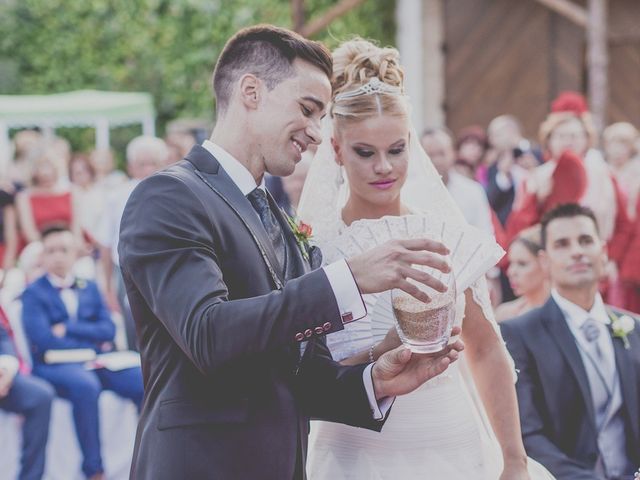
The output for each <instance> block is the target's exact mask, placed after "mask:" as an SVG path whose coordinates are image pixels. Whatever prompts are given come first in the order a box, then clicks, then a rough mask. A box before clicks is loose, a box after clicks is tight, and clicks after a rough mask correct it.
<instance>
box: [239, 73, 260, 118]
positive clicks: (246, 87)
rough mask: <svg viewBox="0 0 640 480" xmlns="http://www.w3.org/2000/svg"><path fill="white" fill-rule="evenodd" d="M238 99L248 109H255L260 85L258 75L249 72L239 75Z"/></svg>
mask: <svg viewBox="0 0 640 480" xmlns="http://www.w3.org/2000/svg"><path fill="white" fill-rule="evenodd" d="M239 83H240V100H241V101H242V104H243V105H244V106H245V107H246V108H248V109H250V110H255V109H256V108H258V104H259V103H260V85H261V83H262V82H261V81H260V79H259V78H258V77H256V76H255V75H253V74H251V73H246V74H244V75H243V76H242V77H240V81H239Z"/></svg>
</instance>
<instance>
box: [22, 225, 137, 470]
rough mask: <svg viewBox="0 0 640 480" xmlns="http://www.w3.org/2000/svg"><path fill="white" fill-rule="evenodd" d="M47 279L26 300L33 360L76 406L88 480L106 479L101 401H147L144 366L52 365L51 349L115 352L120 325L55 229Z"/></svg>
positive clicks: (48, 238)
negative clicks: (80, 274) (81, 276)
mask: <svg viewBox="0 0 640 480" xmlns="http://www.w3.org/2000/svg"><path fill="white" fill-rule="evenodd" d="M42 245H43V249H44V251H43V254H42V263H43V266H44V269H45V272H46V273H45V275H43V276H41V277H40V278H38V279H37V280H36V281H35V282H33V283H32V284H31V285H29V286H28V287H27V288H26V289H25V291H24V293H23V295H22V319H23V323H24V328H25V331H26V334H27V337H28V339H29V343H30V347H31V352H32V355H33V363H34V367H33V373H34V374H35V375H37V376H39V377H41V378H44V379H45V380H48V381H49V382H50V383H51V384H52V385H53V386H54V387H55V389H56V392H57V394H58V395H59V396H60V397H62V398H64V399H67V400H69V401H70V402H71V404H72V407H73V419H74V423H75V427H76V433H77V435H78V443H79V445H80V449H81V450H82V455H83V457H84V460H83V463H82V470H83V472H84V474H85V475H86V476H87V477H88V478H92V479H100V478H103V466H102V458H101V455H100V434H99V419H98V397H99V395H100V392H101V391H102V390H103V389H107V390H112V391H114V392H115V393H117V394H119V395H121V396H123V397H125V398H129V399H131V400H133V401H134V402H135V403H136V405H137V406H138V408H139V407H140V405H141V402H142V394H143V390H142V374H141V371H140V368H139V367H135V368H127V369H123V370H119V371H110V370H107V369H105V368H98V369H95V370H87V369H86V368H85V366H84V365H83V364H82V363H57V364H47V363H46V362H45V360H44V356H45V353H46V352H47V351H48V350H66V349H76V348H90V349H93V350H95V351H96V352H103V351H107V350H109V349H111V348H112V341H113V338H114V335H115V326H114V324H113V322H112V321H111V317H110V314H109V311H108V309H107V308H106V306H105V303H104V301H103V299H102V297H101V295H100V293H99V292H98V287H97V285H96V284H95V283H94V282H92V281H86V280H77V279H75V278H73V276H72V275H71V270H72V267H73V264H74V261H75V260H76V256H77V250H78V246H77V243H76V241H75V238H74V236H73V234H72V233H71V232H70V231H69V230H67V229H65V228H58V227H53V228H49V229H47V230H45V231H44V232H43V234H42Z"/></svg>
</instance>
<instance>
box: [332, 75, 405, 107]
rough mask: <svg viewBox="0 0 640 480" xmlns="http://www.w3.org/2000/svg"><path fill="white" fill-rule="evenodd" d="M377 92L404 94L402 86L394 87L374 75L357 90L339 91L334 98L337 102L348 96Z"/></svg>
mask: <svg viewBox="0 0 640 480" xmlns="http://www.w3.org/2000/svg"><path fill="white" fill-rule="evenodd" d="M376 93H387V94H390V95H402V89H401V88H400V87H394V86H393V85H389V84H388V83H384V82H382V81H381V80H380V79H379V78H378V77H372V78H371V80H369V81H368V82H367V83H365V84H364V85H360V86H359V87H358V88H356V89H355V90H350V91H348V92H343V93H339V94H338V95H336V98H334V99H333V102H334V103H336V102H339V101H341V100H346V99H348V98H353V97H360V96H361V95H373V94H376Z"/></svg>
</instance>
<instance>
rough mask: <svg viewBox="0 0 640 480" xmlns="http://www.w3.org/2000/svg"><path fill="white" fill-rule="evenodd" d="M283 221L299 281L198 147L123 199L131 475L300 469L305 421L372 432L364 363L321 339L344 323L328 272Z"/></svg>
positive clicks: (246, 474) (269, 474)
mask: <svg viewBox="0 0 640 480" xmlns="http://www.w3.org/2000/svg"><path fill="white" fill-rule="evenodd" d="M271 202H272V206H273V211H274V214H276V216H277V217H278V219H279V221H280V222H281V224H282V225H286V221H285V220H284V219H283V218H282V216H281V213H280V212H279V210H278V209H277V208H276V207H275V205H273V201H272V200H271ZM283 231H284V233H285V236H286V240H287V250H288V259H289V260H288V261H290V262H293V263H292V264H291V266H292V267H293V270H292V271H293V275H291V276H294V277H295V276H297V277H299V278H295V279H291V280H289V281H288V282H285V279H284V275H283V272H282V268H281V267H280V266H279V265H278V262H277V259H276V255H275V252H274V249H273V247H272V245H271V244H270V242H269V239H268V236H267V233H266V231H265V230H264V228H263V226H262V223H261V222H260V219H259V217H258V215H257V214H256V212H255V211H254V210H253V208H252V206H251V204H250V203H249V201H248V200H247V199H246V198H245V197H244V196H243V195H242V193H241V192H240V190H239V189H238V187H237V186H236V185H235V184H234V183H233V182H232V181H231V179H230V177H229V176H228V175H227V173H226V172H225V171H224V170H223V169H222V168H221V167H220V165H219V163H218V161H217V160H216V159H215V158H214V157H213V156H212V155H211V154H210V153H209V152H208V151H207V150H206V149H204V148H203V147H200V146H195V147H194V148H193V149H192V150H191V152H190V153H189V155H188V156H187V157H186V159H185V160H183V161H181V162H179V163H178V164H176V165H174V166H172V167H170V168H169V169H167V170H164V171H162V172H159V173H157V174H155V175H154V176H152V177H150V178H148V179H146V180H144V181H143V182H142V183H141V184H140V185H139V186H138V187H137V188H136V190H135V191H134V192H133V194H132V195H131V198H130V200H129V202H128V204H127V207H126V209H125V213H124V217H123V220H122V224H121V235H120V245H119V252H120V263H121V266H122V271H123V275H124V280H125V284H126V287H127V293H128V296H129V302H130V304H131V309H132V312H133V315H134V318H135V321H136V328H137V333H138V338H139V341H140V349H141V354H142V370H143V374H144V384H145V403H144V407H143V409H142V413H141V417H140V424H139V427H138V432H137V435H136V443H135V451H134V457H133V465H132V469H131V478H135V479H149V480H162V479H182V478H188V479H193V480H196V479H273V480H289V479H292V478H294V477H295V478H302V476H303V470H304V469H303V467H302V465H303V464H304V455H305V452H306V442H307V433H308V419H309V417H311V416H313V417H319V418H324V419H327V420H331V421H337V422H342V423H347V424H351V425H356V426H361V427H366V428H370V429H374V430H379V429H381V428H382V422H376V421H374V420H372V414H371V409H370V406H369V403H368V400H367V397H366V393H365V390H364V387H363V382H362V373H363V370H364V368H365V366H364V365H362V366H357V367H342V366H340V365H338V364H337V363H335V362H333V361H332V360H331V357H330V354H329V352H328V349H327V348H326V346H325V343H324V340H323V337H324V335H325V334H326V333H330V332H332V331H337V330H341V329H342V328H343V325H342V321H341V318H340V313H339V310H338V306H337V304H336V300H335V297H334V294H333V292H332V289H331V286H330V284H329V282H328V280H327V277H326V275H325V273H324V271H323V270H322V269H318V270H315V271H312V272H310V270H311V268H310V265H309V264H308V263H307V262H306V261H305V260H304V259H303V257H302V255H301V253H300V250H299V247H298V245H297V244H296V242H295V239H294V237H293V235H292V233H291V231H290V229H288V228H284V229H283ZM312 258H313V257H312ZM314 266H317V265H314ZM285 283H286V284H285ZM283 284H284V286H283ZM301 337H303V338H304V340H308V341H309V343H308V346H307V348H306V350H305V353H304V356H303V358H302V360H300V359H299V356H300V346H301V343H300V339H301Z"/></svg>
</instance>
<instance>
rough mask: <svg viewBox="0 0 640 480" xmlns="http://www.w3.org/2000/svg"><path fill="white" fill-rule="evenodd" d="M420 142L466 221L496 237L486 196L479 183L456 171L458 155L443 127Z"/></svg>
mask: <svg viewBox="0 0 640 480" xmlns="http://www.w3.org/2000/svg"><path fill="white" fill-rule="evenodd" d="M420 140H421V144H422V148H424V151H425V152H426V153H427V155H429V158H430V159H431V162H433V166H434V167H436V170H437V171H438V173H439V174H440V176H441V177H442V182H443V183H444V184H445V185H446V186H447V190H449V193H450V194H451V196H452V197H453V199H454V200H455V202H456V204H457V205H458V207H460V210H462V215H464V218H465V220H466V221H467V222H469V223H470V224H471V225H473V226H475V227H477V228H479V229H480V230H484V231H485V232H487V233H490V234H493V224H492V223H491V207H489V200H487V194H486V193H485V192H484V189H483V188H482V186H481V185H480V184H479V183H478V182H476V181H475V180H471V179H470V178H468V177H465V176H463V175H461V174H460V173H458V172H457V171H456V169H455V168H454V164H455V160H456V152H455V150H454V148H453V140H452V139H451V135H449V133H448V132H447V131H446V130H444V129H442V128H431V129H427V130H425V131H424V133H423V134H422V137H421V139H420Z"/></svg>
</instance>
